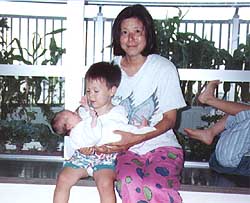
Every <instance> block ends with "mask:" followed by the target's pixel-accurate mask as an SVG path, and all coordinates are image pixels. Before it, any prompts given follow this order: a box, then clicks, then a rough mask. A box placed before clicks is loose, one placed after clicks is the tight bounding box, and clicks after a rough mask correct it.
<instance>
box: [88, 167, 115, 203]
mask: <svg viewBox="0 0 250 203" xmlns="http://www.w3.org/2000/svg"><path fill="white" fill-rule="evenodd" d="M93 177H94V179H95V182H96V186H97V189H98V192H99V194H100V202H101V203H116V196H115V190H114V181H115V172H114V170H112V169H101V170H98V171H95V172H94V175H93Z"/></svg>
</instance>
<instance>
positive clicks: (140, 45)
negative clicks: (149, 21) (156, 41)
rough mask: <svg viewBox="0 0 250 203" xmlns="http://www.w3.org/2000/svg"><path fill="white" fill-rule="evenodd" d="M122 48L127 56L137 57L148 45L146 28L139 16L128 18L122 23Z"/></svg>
mask: <svg viewBox="0 0 250 203" xmlns="http://www.w3.org/2000/svg"><path fill="white" fill-rule="evenodd" d="M120 44H121V48H122V49H123V50H124V51H125V53H126V56H129V57H136V56H139V55H141V52H142V51H143V50H144V48H145V46H146V37H145V28H144V26H143V23H142V22H141V21H140V20H139V19H138V18H127V19H125V20H123V21H122V23H121V35H120Z"/></svg>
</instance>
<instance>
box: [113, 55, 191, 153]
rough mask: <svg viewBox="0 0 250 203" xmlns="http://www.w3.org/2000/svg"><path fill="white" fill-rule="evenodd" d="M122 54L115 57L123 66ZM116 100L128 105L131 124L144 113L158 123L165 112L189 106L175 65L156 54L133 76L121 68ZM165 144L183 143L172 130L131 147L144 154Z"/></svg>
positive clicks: (146, 117)
mask: <svg viewBox="0 0 250 203" xmlns="http://www.w3.org/2000/svg"><path fill="white" fill-rule="evenodd" d="M121 58H122V57H121V56H117V57H115V58H114V63H115V64H117V65H119V66H120V67H121V65H120V64H121ZM121 70H122V69H121ZM113 103H114V104H120V105H122V106H124V107H125V109H126V111H127V113H128V119H129V123H130V124H138V123H141V121H142V119H143V117H144V118H145V119H147V120H148V121H149V124H150V126H154V125H156V124H157V123H158V122H159V121H160V120H161V118H162V114H163V113H165V112H168V111H170V110H173V109H179V108H182V107H184V106H186V103H185V101H184V98H183V95H182V92H181V88H180V83H179V76H178V73H177V70H176V67H175V66H174V64H173V63H172V62H170V61H169V60H167V59H166V58H164V57H161V56H159V55H156V54H152V55H149V56H148V57H147V59H146V61H145V63H144V64H143V66H142V67H141V68H140V69H139V71H138V72H137V73H136V74H135V75H133V76H128V75H127V74H126V73H125V72H124V71H123V70H122V80H121V83H120V85H119V87H118V89H117V92H116V94H115V97H114V98H113ZM162 146H173V147H180V145H179V143H178V141H177V139H176V136H175V134H174V132H173V130H168V131H167V132H166V133H164V134H162V135H159V136H157V137H155V138H152V139H150V140H147V141H146V142H144V143H140V144H138V145H135V146H133V147H131V148H130V150H131V151H134V152H135V153H138V154H144V153H146V152H148V151H150V150H153V149H156V148H158V147H162Z"/></svg>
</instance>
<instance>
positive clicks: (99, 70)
mask: <svg viewBox="0 0 250 203" xmlns="http://www.w3.org/2000/svg"><path fill="white" fill-rule="evenodd" d="M85 79H86V80H103V81H105V82H106V85H107V87H108V88H109V89H110V88H112V87H114V86H115V87H118V86H119V84H120V82H121V69H120V68H119V66H118V65H114V64H113V63H109V62H98V63H94V64H93V65H91V66H90V68H89V69H88V71H87V72H86V75H85Z"/></svg>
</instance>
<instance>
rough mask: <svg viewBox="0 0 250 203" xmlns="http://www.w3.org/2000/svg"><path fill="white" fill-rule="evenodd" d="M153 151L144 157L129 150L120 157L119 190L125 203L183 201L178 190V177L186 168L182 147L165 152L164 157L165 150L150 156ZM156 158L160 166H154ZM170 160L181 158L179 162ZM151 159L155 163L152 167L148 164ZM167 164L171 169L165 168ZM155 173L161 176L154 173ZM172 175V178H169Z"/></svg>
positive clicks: (118, 157)
mask: <svg viewBox="0 0 250 203" xmlns="http://www.w3.org/2000/svg"><path fill="white" fill-rule="evenodd" d="M154 151H155V150H153V151H152V152H148V153H147V154H146V155H142V156H139V155H137V154H135V153H133V152H130V151H126V152H123V153H120V154H119V155H118V156H117V165H116V179H117V184H116V189H117V191H118V193H119V195H120V197H121V199H122V202H123V203H131V202H152V203H158V202H165V203H168V202H176V203H177V202H181V197H180V195H179V193H178V191H177V190H178V189H179V187H180V182H179V177H180V171H181V169H182V167H183V154H182V150H177V151H178V153H165V156H164V153H163V152H160V153H158V152H156V154H158V156H156V157H155V159H150V158H149V157H150V156H151V155H152V153H154ZM156 151H157V150H156ZM150 154H151V155H150ZM160 154H161V155H160ZM153 157H154V156H153ZM157 159H158V163H161V165H160V166H156V165H155V163H157V161H156V160H157ZM169 159H171V160H175V159H176V160H178V161H176V163H177V162H178V164H173V163H172V164H171V163H170V162H169V165H168V160H169ZM151 161H153V162H154V163H153V165H152V167H153V168H152V170H150V167H149V165H150V164H151ZM166 164H167V165H168V168H166ZM169 167H170V168H171V169H170V168H169ZM172 169H173V170H172ZM155 174H157V175H158V177H156V176H154V175H155ZM177 174H178V175H177ZM169 175H170V176H171V178H169V177H170V176H169ZM151 176H152V178H151ZM153 176H154V177H153ZM159 177H161V178H159ZM158 181H159V182H158Z"/></svg>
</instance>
